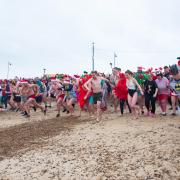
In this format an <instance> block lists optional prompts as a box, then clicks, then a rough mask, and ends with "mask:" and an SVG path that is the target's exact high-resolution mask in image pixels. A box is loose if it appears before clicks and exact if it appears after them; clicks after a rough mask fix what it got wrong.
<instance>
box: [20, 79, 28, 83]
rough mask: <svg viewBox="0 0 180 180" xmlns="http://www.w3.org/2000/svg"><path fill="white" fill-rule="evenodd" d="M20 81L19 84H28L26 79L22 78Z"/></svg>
mask: <svg viewBox="0 0 180 180" xmlns="http://www.w3.org/2000/svg"><path fill="white" fill-rule="evenodd" d="M20 83H21V84H28V81H27V80H25V79H22V80H21V81H20Z"/></svg>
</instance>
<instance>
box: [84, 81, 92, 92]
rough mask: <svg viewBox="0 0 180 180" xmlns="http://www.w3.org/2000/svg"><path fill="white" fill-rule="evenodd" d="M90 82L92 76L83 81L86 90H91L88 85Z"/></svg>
mask: <svg viewBox="0 0 180 180" xmlns="http://www.w3.org/2000/svg"><path fill="white" fill-rule="evenodd" d="M91 82H92V78H91V79H89V80H88V81H87V82H85V83H84V88H85V89H86V90H87V91H91V89H90V88H89V87H88V85H89V84H90V83H91Z"/></svg>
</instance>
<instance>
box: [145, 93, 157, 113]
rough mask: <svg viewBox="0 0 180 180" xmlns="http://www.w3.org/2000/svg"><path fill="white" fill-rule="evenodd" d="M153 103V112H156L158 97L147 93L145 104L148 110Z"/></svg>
mask: <svg viewBox="0 0 180 180" xmlns="http://www.w3.org/2000/svg"><path fill="white" fill-rule="evenodd" d="M150 105H151V113H153V114H155V111H156V98H154V97H153V95H149V94H145V106H146V108H147V110H148V111H149V110H150Z"/></svg>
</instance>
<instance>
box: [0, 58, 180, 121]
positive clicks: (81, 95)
mask: <svg viewBox="0 0 180 180" xmlns="http://www.w3.org/2000/svg"><path fill="white" fill-rule="evenodd" d="M178 59H180V58H178ZM53 102H54V103H56V111H57V112H56V117H57V118H58V117H60V116H61V113H67V114H69V115H73V114H74V112H75V111H77V112H78V113H79V114H78V115H79V116H80V115H81V112H82V111H86V112H87V113H89V116H90V117H94V118H96V120H97V121H100V120H101V119H102V114H103V112H104V111H106V110H107V109H108V108H109V106H113V108H114V112H115V113H117V112H118V109H120V114H121V115H122V116H123V114H124V110H125V109H127V110H128V111H129V113H130V114H132V117H133V118H134V119H138V118H139V116H140V115H141V114H145V115H146V116H148V117H152V118H155V117H156V114H157V113H156V106H157V105H159V107H160V109H161V115H162V116H166V115H167V111H170V112H171V113H170V114H171V115H172V116H176V115H177V114H178V112H180V60H179V61H178V63H177V64H174V65H172V66H165V67H164V68H157V69H153V68H149V69H148V70H145V69H144V68H142V67H138V69H137V72H131V71H130V70H127V71H125V72H122V71H121V69H120V68H118V67H114V68H113V69H112V74H110V75H105V74H104V73H100V72H97V71H92V72H91V73H87V72H84V73H83V75H82V76H78V75H73V76H69V75H56V76H55V77H51V78H48V77H47V76H44V77H43V78H35V79H18V78H16V79H13V80H0V111H5V110H7V109H8V110H12V111H15V112H20V113H21V115H22V116H24V117H25V118H30V115H31V111H32V110H33V111H36V110H37V109H38V108H39V109H40V110H41V111H42V113H43V114H44V115H46V113H48V108H51V106H52V105H53V104H54V103H53ZM168 106H169V107H168ZM168 114H169V113H168Z"/></svg>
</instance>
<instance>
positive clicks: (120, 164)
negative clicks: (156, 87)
mask: <svg viewBox="0 0 180 180" xmlns="http://www.w3.org/2000/svg"><path fill="white" fill-rule="evenodd" d="M54 116H55V113H53V109H51V110H50V112H49V113H48V115H47V116H46V117H44V116H43V115H42V114H41V113H40V112H38V113H33V115H32V118H31V119H30V120H25V119H24V118H22V117H20V115H19V114H18V113H15V112H3V113H0V179H3V180H5V179H10V180H32V179H41V180H46V179H57V180H58V179H83V180H84V179H99V180H100V179H108V180H109V179H118V180H120V179H122V180H126V179H127V180H131V179H132V180H135V179H138V180H139V179H142V180H148V179H157V180H158V179H159V180H160V179H165V180H166V179H167V180H171V179H172V180H176V179H177V180H178V179H180V117H178V116H177V117H171V116H167V117H160V116H158V117H157V118H156V119H151V118H145V117H143V116H142V117H140V119H138V120H132V118H131V116H130V115H129V114H125V116H124V117H120V116H119V115H118V114H113V113H106V114H105V115H104V118H103V121H102V122H100V123H95V120H93V119H90V118H89V117H88V115H87V114H83V116H82V117H81V118H78V117H69V116H67V115H64V114H63V117H60V118H58V119H56V118H54Z"/></svg>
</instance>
